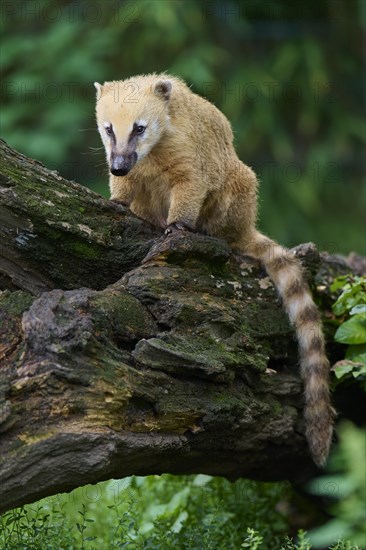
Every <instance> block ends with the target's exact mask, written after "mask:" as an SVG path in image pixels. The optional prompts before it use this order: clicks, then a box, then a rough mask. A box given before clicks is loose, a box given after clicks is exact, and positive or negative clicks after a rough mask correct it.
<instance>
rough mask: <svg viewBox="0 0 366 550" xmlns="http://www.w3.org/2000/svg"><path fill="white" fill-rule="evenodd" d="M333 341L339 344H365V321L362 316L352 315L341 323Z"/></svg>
mask: <svg viewBox="0 0 366 550" xmlns="http://www.w3.org/2000/svg"><path fill="white" fill-rule="evenodd" d="M334 339H335V340H336V341H337V342H340V343H341V344H365V343H366V319H365V316H364V315H362V314H357V315H354V316H353V317H352V318H351V319H349V320H348V321H346V322H345V323H342V324H341V326H340V327H338V330H337V332H336V333H335V336H334Z"/></svg>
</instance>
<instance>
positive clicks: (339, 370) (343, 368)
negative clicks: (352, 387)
mask: <svg viewBox="0 0 366 550" xmlns="http://www.w3.org/2000/svg"><path fill="white" fill-rule="evenodd" d="M353 365H354V364H353V362H352V361H338V363H336V364H335V365H334V367H333V370H334V373H335V375H336V377H337V378H338V380H339V379H340V378H342V377H343V376H345V375H346V374H348V373H349V372H352V371H353Z"/></svg>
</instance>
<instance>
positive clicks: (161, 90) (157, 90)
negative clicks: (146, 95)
mask: <svg viewBox="0 0 366 550" xmlns="http://www.w3.org/2000/svg"><path fill="white" fill-rule="evenodd" d="M172 88H173V84H172V83H171V81H170V80H159V81H158V82H156V84H154V85H153V90H154V94H155V95H157V96H158V97H161V98H162V99H165V101H168V99H169V98H170V94H171V91H172Z"/></svg>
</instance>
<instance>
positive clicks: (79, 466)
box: [0, 142, 351, 510]
mask: <svg viewBox="0 0 366 550" xmlns="http://www.w3.org/2000/svg"><path fill="white" fill-rule="evenodd" d="M0 145H1V149H2V154H3V157H4V161H3V164H2V168H1V175H0V177H1V186H2V187H1V188H0V191H1V194H0V196H1V204H0V214H1V222H0V243H1V245H2V248H1V257H0V269H1V273H2V279H1V283H2V288H3V292H2V293H1V294H0V319H1V329H0V360H1V366H0V375H1V379H0V411H1V417H0V434H1V439H0V447H1V459H0V491H1V498H0V509H1V510H5V509H8V508H10V507H14V506H17V505H20V504H23V503H26V502H31V501H34V500H36V499H39V498H41V497H44V496H46V495H50V494H54V493H57V492H61V491H69V490H71V489H73V488H74V487H76V486H78V485H82V484H86V483H94V482H97V481H101V480H104V479H109V478H112V477H116V478H120V477H123V476H127V475H131V474H139V475H145V474H152V473H162V472H171V473H194V472H196V473H197V472H201V473H209V474H217V475H223V476H226V477H228V478H229V479H236V478H238V477H240V476H245V477H251V478H255V479H260V480H269V479H271V480H276V479H290V480H293V481H299V480H302V479H304V478H306V477H307V476H308V475H309V474H310V473H311V472H313V471H314V465H313V463H312V461H311V459H310V457H309V453H308V450H307V445H306V441H305V438H304V425H303V419H302V404H303V401H302V385H301V381H300V378H299V371H298V366H297V345H296V341H295V339H294V334H293V331H292V329H291V328H290V326H289V324H288V321H287V318H286V315H285V314H284V313H283V311H282V309H281V306H280V304H279V302H278V299H277V297H276V293H275V290H274V288H273V286H272V285H271V283H270V281H269V280H268V277H267V276H266V274H265V273H264V272H263V270H262V269H261V268H260V266H258V265H257V264H256V263H255V262H253V261H251V260H250V259H249V258H244V257H242V258H238V257H235V256H233V254H232V253H231V251H230V249H229V248H228V246H227V245H226V244H225V243H224V242H222V241H219V240H217V239H213V238H211V237H205V236H202V235H198V234H192V233H181V234H178V233H174V234H173V235H171V236H169V237H167V238H164V237H163V236H162V231H161V230H159V229H156V228H153V227H151V226H150V225H149V224H147V223H145V222H144V221H142V220H140V219H138V218H136V217H135V216H133V215H132V214H131V213H130V212H129V211H128V210H127V209H125V208H123V207H122V206H118V205H115V204H114V203H112V202H110V201H107V200H104V199H103V198H101V197H99V196H97V195H95V194H94V193H92V192H90V191H88V190H87V189H85V188H83V187H81V186H79V185H77V184H75V183H71V182H67V181H65V180H64V179H62V178H61V177H60V176H58V175H57V174H56V173H54V172H50V171H48V170H47V169H46V168H44V167H43V166H42V165H41V164H39V163H38V162H35V161H31V160H29V159H26V158H25V157H23V156H22V155H20V154H18V153H16V152H14V151H12V150H11V149H9V148H8V147H7V146H6V145H5V143H4V142H1V144H0ZM298 254H299V255H300V256H301V255H303V257H304V262H305V263H306V264H307V265H308V266H310V268H311V272H312V281H313V282H314V281H315V283H314V288H315V291H316V289H317V288H318V291H319V292H318V298H320V299H321V302H322V304H323V305H322V307H323V310H324V312H325V314H326V312H327V309H328V308H329V290H328V286H329V281H330V280H331V277H332V275H333V274H336V273H344V272H348V271H350V269H351V267H350V265H349V264H347V262H346V261H345V260H343V259H341V258H334V257H328V256H327V255H318V254H317V253H316V251H315V250H314V247H309V246H303V247H300V248H299V249H298ZM330 327H331V326H330ZM326 328H328V327H326ZM330 330H331V328H330ZM332 353H334V349H332V347H330V354H332Z"/></svg>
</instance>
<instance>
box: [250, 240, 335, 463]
mask: <svg viewBox="0 0 366 550" xmlns="http://www.w3.org/2000/svg"><path fill="white" fill-rule="evenodd" d="M242 251H243V252H245V253H246V254H248V255H250V256H254V257H255V258H257V259H259V260H260V261H262V263H263V264H264V267H265V268H266V270H267V272H268V275H269V277H270V278H271V279H272V281H273V282H274V284H275V286H276V288H277V290H278V293H279V295H280V297H281V298H282V301H283V305H284V308H285V310H286V312H287V314H288V316H289V318H290V321H291V323H292V324H293V325H294V327H295V329H296V335H297V339H298V342H299V348H300V366H301V376H302V379H303V382H304V386H305V411H304V414H305V421H306V436H307V440H308V443H309V447H310V450H311V453H312V456H313V459H314V461H315V462H316V463H317V464H318V465H319V466H321V465H323V464H324V463H325V461H326V459H327V456H328V453H329V448H330V444H331V439H332V433H333V419H334V416H335V411H334V409H333V407H332V405H331V400H330V392H329V362H328V359H327V357H326V354H325V342H324V336H323V330H322V323H321V319H320V314H319V311H318V308H317V307H316V305H315V303H314V301H313V299H312V296H311V293H310V290H309V287H308V285H307V283H306V279H305V277H304V271H303V268H302V266H301V264H300V262H299V260H298V259H297V258H296V257H295V256H294V254H293V253H292V252H291V251H290V250H288V249H286V248H284V247H282V246H280V245H279V244H277V243H276V242H275V241H272V240H271V239H270V238H268V237H266V236H265V235H262V234H261V233H259V232H258V231H255V232H253V233H252V235H251V238H250V239H248V240H247V242H246V243H245V245H243V248H242Z"/></svg>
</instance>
